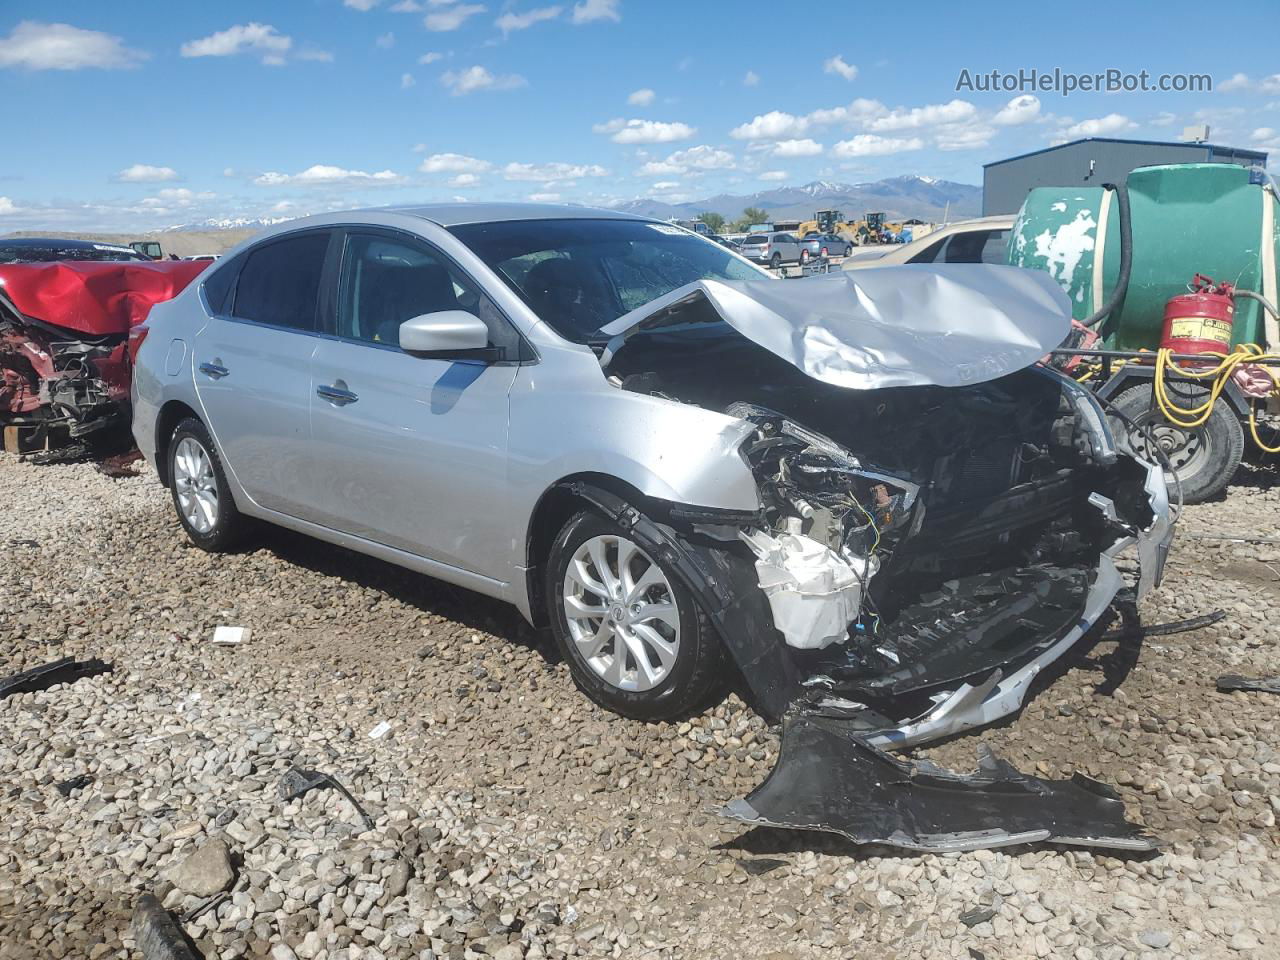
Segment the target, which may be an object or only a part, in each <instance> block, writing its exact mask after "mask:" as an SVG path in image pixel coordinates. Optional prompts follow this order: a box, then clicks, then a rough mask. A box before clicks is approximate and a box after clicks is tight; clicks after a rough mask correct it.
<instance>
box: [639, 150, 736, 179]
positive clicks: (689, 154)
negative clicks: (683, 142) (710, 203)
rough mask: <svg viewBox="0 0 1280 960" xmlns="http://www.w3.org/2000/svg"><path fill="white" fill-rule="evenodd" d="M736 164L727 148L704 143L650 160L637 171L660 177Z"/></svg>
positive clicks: (719, 168) (640, 174) (722, 168)
mask: <svg viewBox="0 0 1280 960" xmlns="http://www.w3.org/2000/svg"><path fill="white" fill-rule="evenodd" d="M735 166H737V162H736V161H735V160H734V157H733V154H732V153H730V152H729V151H728V150H720V149H718V148H716V147H709V146H707V145H706V144H703V145H701V146H697V147H690V148H689V149H687V150H677V151H676V152H675V153H673V154H671V155H670V156H669V157H667V158H666V159H665V160H650V161H649V162H648V163H646V164H645V165H644V166H642V167H641V168H640V169H639V170H638V171H637V172H636V175H637V176H641V177H661V176H670V175H672V174H681V173H688V172H690V171H691V170H730V169H732V168H733V167H735Z"/></svg>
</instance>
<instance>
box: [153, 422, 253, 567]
mask: <svg viewBox="0 0 1280 960" xmlns="http://www.w3.org/2000/svg"><path fill="white" fill-rule="evenodd" d="M166 455H167V456H168V458H169V464H168V467H169V492H170V493H171V494H172V496H173V508H174V510H175V511H176V512H177V514H178V522H179V523H181V524H182V529H183V530H185V531H186V533H187V537H188V539H190V541H191V542H192V543H194V544H195V545H196V546H197V547H199V548H200V549H201V550H207V551H209V552H210V553H221V552H223V551H226V550H231V549H233V548H235V547H236V546H238V545H239V544H240V543H241V542H242V541H243V540H244V537H245V534H246V533H247V532H248V529H249V520H248V518H247V517H245V516H243V515H242V514H241V513H240V511H239V510H238V509H237V508H236V504H235V501H234V500H233V499H232V497H231V488H230V487H229V486H228V485H227V475H226V473H225V472H224V471H223V469H222V460H221V458H220V457H219V456H218V449H217V447H216V446H215V444H214V442H213V438H212V437H210V436H209V431H208V430H207V429H205V425H204V424H203V423H201V422H200V421H199V420H196V419H195V418H193V417H188V418H187V419H186V420H183V421H182V422H181V423H179V424H178V426H177V427H175V428H174V431H173V434H172V435H171V436H170V438H169V446H168V448H167V452H166Z"/></svg>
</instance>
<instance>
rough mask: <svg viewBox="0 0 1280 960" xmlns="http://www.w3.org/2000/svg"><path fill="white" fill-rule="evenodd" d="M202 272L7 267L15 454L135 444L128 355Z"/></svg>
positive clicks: (5, 349) (172, 265)
mask: <svg viewBox="0 0 1280 960" xmlns="http://www.w3.org/2000/svg"><path fill="white" fill-rule="evenodd" d="M205 266H206V264H205V263H203V262H194V263H193V262H187V261H161V262H155V263H152V262H149V261H147V262H103V261H57V262H50V263H13V264H3V265H0V425H3V427H4V448H5V449H6V450H7V451H9V452H11V453H28V452H35V451H53V450H58V449H60V448H61V450H62V452H63V455H75V454H78V453H83V452H88V451H89V450H90V448H91V447H93V448H95V449H98V450H101V451H102V452H106V453H114V452H118V451H117V450H116V449H114V448H115V447H120V448H125V447H128V446H130V445H131V444H132V441H131V439H130V437H129V389H130V379H131V363H130V356H129V346H130V340H131V338H132V339H134V340H135V341H136V340H137V337H138V336H140V335H141V334H142V333H143V332H144V331H145V328H144V327H142V323H143V321H144V320H145V318H146V315H147V312H148V311H149V310H150V308H151V306H152V305H153V304H155V303H158V302H160V301H162V300H167V299H169V298H170V297H173V296H175V295H177V294H178V293H179V292H180V291H181V290H182V289H183V288H184V287H185V286H186V285H187V284H188V283H189V282H190V281H191V279H192V278H194V277H195V276H196V275H197V274H198V273H199V272H200V271H201V270H203V269H204V268H205Z"/></svg>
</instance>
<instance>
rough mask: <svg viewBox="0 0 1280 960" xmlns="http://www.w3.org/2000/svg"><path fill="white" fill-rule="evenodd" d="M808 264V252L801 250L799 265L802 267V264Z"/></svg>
mask: <svg viewBox="0 0 1280 960" xmlns="http://www.w3.org/2000/svg"><path fill="white" fill-rule="evenodd" d="M808 262H809V251H808V250H801V251H800V264H801V266H803V265H804V264H806V263H808Z"/></svg>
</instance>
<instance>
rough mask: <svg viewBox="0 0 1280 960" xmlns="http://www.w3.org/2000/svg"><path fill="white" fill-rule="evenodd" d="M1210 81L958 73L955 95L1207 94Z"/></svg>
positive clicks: (1144, 73) (1197, 76)
mask: <svg viewBox="0 0 1280 960" xmlns="http://www.w3.org/2000/svg"><path fill="white" fill-rule="evenodd" d="M1212 90H1213V77H1212V76H1211V75H1209V74H1207V73H1152V72H1151V71H1149V70H1138V71H1136V72H1134V71H1130V70H1118V69H1115V68H1111V69H1107V70H1101V71H1097V72H1095V73H1073V72H1072V71H1069V70H1063V69H1061V68H1060V67H1054V68H1053V69H1052V70H1039V69H1036V68H1030V69H1020V70H1013V71H1004V70H970V69H968V68H967V67H966V68H964V69H962V70H961V71H960V75H959V76H958V77H957V78H956V92H957V93H960V92H967V93H1056V94H1059V95H1061V96H1064V97H1069V96H1071V94H1073V93H1210V92H1212Z"/></svg>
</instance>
